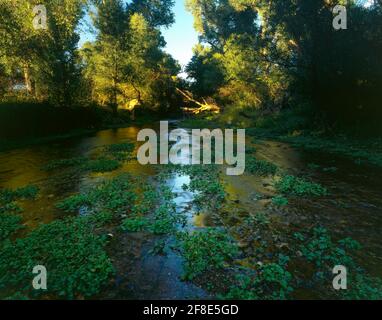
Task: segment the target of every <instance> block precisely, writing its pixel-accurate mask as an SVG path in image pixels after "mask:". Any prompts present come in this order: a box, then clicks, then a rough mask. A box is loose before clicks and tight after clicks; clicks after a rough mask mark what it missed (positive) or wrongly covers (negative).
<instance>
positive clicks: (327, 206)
mask: <svg viewBox="0 0 382 320" xmlns="http://www.w3.org/2000/svg"><path fill="white" fill-rule="evenodd" d="M139 130H140V128H138V127H129V128H121V129H112V130H103V131H99V132H98V133H95V134H92V135H89V136H85V137H81V138H73V139H68V140H66V141H60V142H56V143H50V144H46V145H39V146H33V147H29V148H23V149H17V150H12V151H7V152H2V153H0V188H12V189H13V188H18V187H22V186H25V185H28V184H33V185H37V186H38V187H39V188H40V193H39V197H38V198H37V200H36V201H29V202H27V201H26V202H25V203H23V204H22V206H23V208H24V209H25V210H24V212H22V213H21V214H22V216H23V223H24V224H25V226H27V230H30V229H33V228H35V227H36V226H38V225H39V224H41V223H49V222H51V221H53V220H55V219H60V218H62V217H64V216H66V215H67V214H65V213H63V212H62V211H60V210H58V209H56V208H55V203H57V202H58V201H60V200H62V199H64V198H66V197H67V196H69V195H72V194H73V193H76V192H79V191H82V190H86V189H87V188H89V187H91V186H93V185H94V184H96V183H97V182H99V181H100V180H102V179H106V178H110V177H113V176H115V175H117V174H119V173H122V172H129V173H131V174H133V175H145V176H152V175H154V174H155V170H154V168H153V167H150V166H141V165H139V164H138V163H136V162H134V161H133V162H129V163H127V164H125V165H123V167H121V168H120V169H118V170H117V171H114V172H112V173H107V174H86V173H81V172H73V171H67V170H62V171H60V172H58V173H57V172H47V171H44V170H41V167H42V166H44V165H46V164H47V163H49V162H50V161H52V160H58V159H68V158H73V157H80V156H88V155H96V154H97V152H99V151H100V150H101V148H102V147H104V146H105V145H110V144H116V143H122V142H135V141H136V137H137V133H138V131H139ZM256 149H257V153H256V157H258V158H260V159H264V160H268V161H270V162H272V163H274V164H276V165H277V166H279V167H280V168H281V169H283V170H285V171H287V172H290V173H292V174H301V173H304V174H305V175H310V176H311V177H312V178H313V180H314V181H316V182H319V183H321V184H322V185H323V186H325V187H327V188H328V189H329V191H330V195H329V196H327V197H324V198H320V199H318V200H317V199H310V200H309V199H308V200H304V201H300V200H299V199H295V200H291V203H290V205H289V206H288V207H287V208H285V209H278V210H273V211H274V212H273V214H274V215H275V216H279V217H280V218H281V219H282V221H283V223H284V225H285V227H286V228H289V229H291V230H301V229H304V228H309V227H311V226H313V225H317V224H320V225H323V226H324V227H326V228H328V229H329V230H330V231H331V232H332V233H333V235H334V237H335V238H344V237H352V238H354V239H355V240H358V241H359V242H360V243H361V244H362V245H363V250H362V252H361V254H360V256H359V259H360V260H361V261H363V266H364V267H365V268H366V269H367V271H369V272H370V273H371V274H372V275H375V276H382V241H381V240H382V239H381V238H382V236H381V231H382V210H381V209H382V170H381V169H377V168H373V167H366V166H359V165H356V164H354V163H352V162H351V161H349V160H347V159H344V158H341V157H337V156H332V155H330V154H328V153H326V152H325V150H322V151H321V152H315V153H313V152H305V151H302V150H297V149H295V148H292V147H290V146H289V145H287V144H284V143H279V142H275V141H263V142H261V143H258V144H256ZM185 161H187V159H185ZM312 163H314V164H315V165H316V166H315V168H316V169H315V170H312V169H311V168H312V166H311V165H310V164H312ZM318 166H319V167H318ZM318 168H320V169H318ZM268 180H269V179H267V178H259V177H255V176H251V175H247V174H245V175H243V176H240V177H228V176H224V175H223V181H224V184H225V187H226V190H227V192H228V195H229V196H228V201H229V202H231V203H232V206H233V207H234V208H235V212H247V213H248V212H249V213H250V212H257V211H262V210H265V209H266V208H267V206H268V205H269V202H270V200H269V199H270V198H271V197H272V196H273V195H274V190H272V186H271V185H270V183H269V181H268ZM167 183H168V185H169V186H171V188H172V190H173V192H174V193H175V194H176V199H175V203H176V205H177V212H178V213H186V214H187V218H188V225H187V228H189V229H196V228H204V227H206V226H212V225H215V224H216V222H215V221H214V218H213V214H211V213H208V212H206V213H201V214H198V215H196V214H195V212H193V211H192V210H191V202H192V200H193V196H194V195H193V193H191V192H189V191H185V190H183V188H182V186H183V185H184V184H187V183H189V177H187V176H182V175H174V176H173V177H172V178H171V179H169V180H168V181H167ZM259 194H261V195H262V197H261V199H259V197H258V195H259ZM79 214H81V213H79ZM225 223H226V224H228V225H227V227H230V225H229V224H231V225H234V224H235V223H237V217H234V216H231V217H230V218H229V219H225ZM154 240H155V239H152V238H150V236H147V235H144V234H141V233H137V234H122V235H116V239H115V241H113V244H112V245H111V247H110V248H109V250H110V251H111V255H112V259H113V262H114V265H115V267H116V271H117V275H116V278H115V279H114V281H113V283H112V284H111V285H110V288H109V289H108V291H107V292H105V293H104V294H103V296H102V297H101V298H117V299H120V298H121V299H122V298H137V299H144V298H146V299H172V298H177V299H187V298H209V295H208V294H207V293H206V292H205V291H203V290H202V289H200V288H198V287H197V286H195V285H193V284H191V283H187V282H183V281H181V280H180V276H181V273H182V267H181V265H182V259H181V257H180V255H178V254H177V253H176V251H170V252H168V254H167V255H166V256H160V255H157V256H155V255H152V254H150V253H149V251H150V248H151V247H152V244H153V242H154ZM163 240H164V241H168V242H170V244H171V242H172V241H173V239H163Z"/></svg>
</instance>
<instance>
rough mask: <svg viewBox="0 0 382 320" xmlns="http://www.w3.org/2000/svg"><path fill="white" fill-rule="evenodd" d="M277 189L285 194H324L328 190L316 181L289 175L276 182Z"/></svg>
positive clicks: (326, 193)
mask: <svg viewBox="0 0 382 320" xmlns="http://www.w3.org/2000/svg"><path fill="white" fill-rule="evenodd" d="M276 188H277V190H278V191H279V192H280V193H282V194H285V195H294V196H325V195H328V190H327V189H326V188H325V187H323V186H321V185H320V184H318V183H314V182H311V181H307V180H305V179H302V178H298V177H295V176H291V175H285V176H283V177H282V178H281V180H280V181H278V182H277V183H276Z"/></svg>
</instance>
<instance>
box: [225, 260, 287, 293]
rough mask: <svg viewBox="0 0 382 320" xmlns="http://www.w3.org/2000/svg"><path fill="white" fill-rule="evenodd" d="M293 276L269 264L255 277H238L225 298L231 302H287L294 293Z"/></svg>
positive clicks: (261, 268)
mask: <svg viewBox="0 0 382 320" xmlns="http://www.w3.org/2000/svg"><path fill="white" fill-rule="evenodd" d="M291 280H292V275H291V274H290V273H289V272H288V271H286V270H285V269H284V268H283V267H282V266H280V265H278V264H275V263H269V264H265V265H263V266H261V267H260V268H259V270H258V273H257V274H256V275H255V276H248V275H245V274H241V275H238V276H237V278H236V283H235V284H234V285H233V286H232V287H231V288H230V290H229V291H228V293H227V294H225V295H224V296H223V297H224V298H225V299H230V300H235V299H237V300H285V299H287V298H289V296H290V294H291V293H292V292H293V288H292V286H291Z"/></svg>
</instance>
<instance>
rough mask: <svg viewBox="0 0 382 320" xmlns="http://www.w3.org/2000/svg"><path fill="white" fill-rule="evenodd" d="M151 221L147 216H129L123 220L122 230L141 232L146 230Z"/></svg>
mask: <svg viewBox="0 0 382 320" xmlns="http://www.w3.org/2000/svg"><path fill="white" fill-rule="evenodd" d="M148 225H149V221H148V219H147V218H145V217H136V218H127V219H125V220H124V221H123V222H122V226H121V227H122V230H124V231H128V232H139V231H143V230H145V229H146V228H147V227H148Z"/></svg>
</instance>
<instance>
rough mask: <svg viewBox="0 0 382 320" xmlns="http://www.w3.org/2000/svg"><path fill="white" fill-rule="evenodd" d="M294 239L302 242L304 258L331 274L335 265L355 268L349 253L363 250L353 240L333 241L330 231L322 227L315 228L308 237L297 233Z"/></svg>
mask: <svg viewBox="0 0 382 320" xmlns="http://www.w3.org/2000/svg"><path fill="white" fill-rule="evenodd" d="M294 238H295V239H296V240H297V241H300V242H301V244H300V245H299V247H298V249H299V251H300V252H301V253H302V256H303V257H304V258H306V259H307V261H309V262H311V263H313V264H314V265H315V266H316V268H317V269H318V270H321V271H322V272H330V271H331V270H332V268H333V266H335V265H345V266H348V267H353V266H355V263H354V260H353V258H352V257H351V255H350V254H349V252H352V251H356V250H360V249H361V246H360V244H359V243H358V242H357V241H355V240H353V239H351V238H345V239H342V240H339V241H337V242H335V241H333V240H332V237H331V236H330V234H329V232H328V230H327V229H325V228H322V227H316V228H314V229H313V230H312V231H311V232H310V233H309V234H308V235H303V234H301V233H295V234H294ZM328 270H329V271H328Z"/></svg>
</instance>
